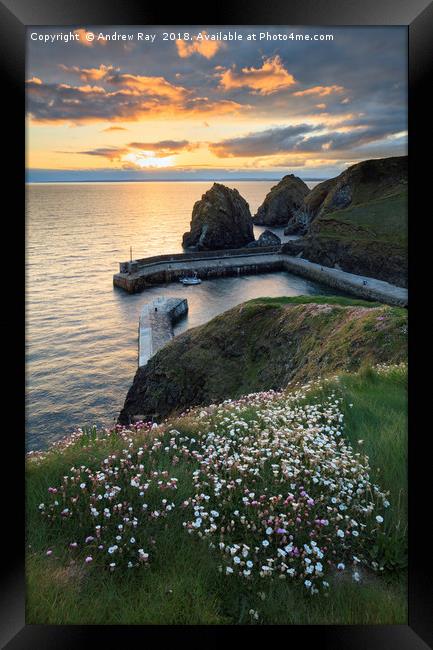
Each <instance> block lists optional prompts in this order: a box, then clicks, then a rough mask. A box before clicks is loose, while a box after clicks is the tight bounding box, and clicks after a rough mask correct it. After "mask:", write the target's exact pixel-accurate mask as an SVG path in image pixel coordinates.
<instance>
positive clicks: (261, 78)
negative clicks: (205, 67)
mask: <svg viewBox="0 0 433 650" xmlns="http://www.w3.org/2000/svg"><path fill="white" fill-rule="evenodd" d="M217 75H218V76H219V77H220V86H221V87H222V88H224V90H232V89H233V88H250V89H251V90H252V91H253V92H255V93H258V94H259V95H270V94H272V93H276V92H278V91H280V90H285V89H287V88H290V87H291V86H293V85H294V84H295V83H296V80H295V78H294V76H293V75H291V74H290V73H289V72H288V71H287V70H286V68H285V67H284V64H283V62H282V60H281V58H280V57H279V56H278V55H276V56H274V57H272V58H268V59H265V60H264V62H263V65H262V67H261V68H253V67H251V68H242V70H241V72H236V70H235V68H234V67H233V68H231V69H229V70H224V71H223V72H220V71H219V72H217Z"/></svg>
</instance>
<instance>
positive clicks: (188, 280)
mask: <svg viewBox="0 0 433 650" xmlns="http://www.w3.org/2000/svg"><path fill="white" fill-rule="evenodd" d="M179 281H180V282H182V284H185V285H189V284H201V280H200V278H199V277H198V276H197V273H194V275H189V276H185V277H183V278H180V280H179Z"/></svg>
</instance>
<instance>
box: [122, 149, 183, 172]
mask: <svg viewBox="0 0 433 650" xmlns="http://www.w3.org/2000/svg"><path fill="white" fill-rule="evenodd" d="M122 161H123V162H126V163H129V164H130V165H133V166H135V167H136V168H138V169H151V168H161V167H173V156H165V157H164V158H160V157H158V156H157V155H155V152H154V151H140V152H139V153H128V154H126V156H123V158H122Z"/></svg>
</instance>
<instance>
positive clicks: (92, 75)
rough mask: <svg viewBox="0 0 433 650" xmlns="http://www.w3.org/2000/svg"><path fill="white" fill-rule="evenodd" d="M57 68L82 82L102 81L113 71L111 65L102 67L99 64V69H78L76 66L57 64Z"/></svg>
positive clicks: (102, 65)
mask: <svg viewBox="0 0 433 650" xmlns="http://www.w3.org/2000/svg"><path fill="white" fill-rule="evenodd" d="M59 68H61V69H62V70H64V72H70V73H72V74H75V75H78V76H79V77H80V79H82V80H83V81H99V80H101V79H104V78H105V77H106V76H107V74H109V73H110V72H111V71H112V70H115V68H114V67H113V66H112V65H104V64H103V63H101V65H100V66H99V68H79V67H78V66H76V65H73V66H67V65H64V64H63V63H59Z"/></svg>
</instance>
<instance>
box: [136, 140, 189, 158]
mask: <svg viewBox="0 0 433 650" xmlns="http://www.w3.org/2000/svg"><path fill="white" fill-rule="evenodd" d="M127 146H128V147H130V148H131V149H140V150H141V151H152V152H154V154H155V155H158V156H173V155H175V154H179V153H181V152H182V151H192V150H193V149H197V147H199V146H200V145H199V143H196V142H188V140H160V141H159V142H130V143H129V144H128V145H127Z"/></svg>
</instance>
